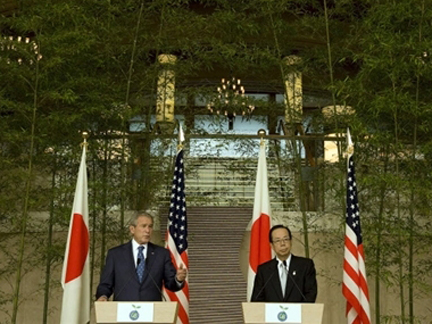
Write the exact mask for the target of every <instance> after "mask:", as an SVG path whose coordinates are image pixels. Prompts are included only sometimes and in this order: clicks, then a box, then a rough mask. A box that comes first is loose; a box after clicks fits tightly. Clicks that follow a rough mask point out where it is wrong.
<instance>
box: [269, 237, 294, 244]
mask: <svg viewBox="0 0 432 324" xmlns="http://www.w3.org/2000/svg"><path fill="white" fill-rule="evenodd" d="M289 241H291V239H290V238H288V237H285V238H283V239H279V240H274V241H273V242H272V243H273V244H278V245H280V244H282V243H285V244H287V243H288V242H289Z"/></svg>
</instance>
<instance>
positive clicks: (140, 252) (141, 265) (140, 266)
mask: <svg viewBox="0 0 432 324" xmlns="http://www.w3.org/2000/svg"><path fill="white" fill-rule="evenodd" d="M143 250H144V246H139V247H138V258H137V268H136V272H137V275H138V279H139V282H140V283H141V282H142V279H143V276H144V268H145V261H144V254H143Z"/></svg>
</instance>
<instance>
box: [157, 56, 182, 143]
mask: <svg viewBox="0 0 432 324" xmlns="http://www.w3.org/2000/svg"><path fill="white" fill-rule="evenodd" d="M158 61H159V63H160V64H161V65H162V68H161V70H160V71H159V77H158V82H157V98H156V124H157V127H158V128H159V130H160V131H161V132H162V133H168V134H171V133H173V131H174V129H175V125H176V123H175V120H174V94H175V71H174V69H173V66H174V64H175V63H176V61H177V57H176V56H175V55H169V54H161V55H159V56H158Z"/></svg>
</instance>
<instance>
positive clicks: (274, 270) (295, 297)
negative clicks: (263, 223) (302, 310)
mask: <svg viewBox="0 0 432 324" xmlns="http://www.w3.org/2000/svg"><path fill="white" fill-rule="evenodd" d="M269 240H270V244H271V247H272V249H273V251H274V252H275V254H276V257H275V258H274V259H272V260H270V261H267V262H265V263H263V264H261V265H259V266H258V270H257V274H256V276H255V282H254V287H253V291H252V297H251V301H253V302H299V303H304V302H309V303H314V302H315V300H316V296H317V281H316V271H315V265H314V263H313V261H312V260H311V259H308V258H302V257H298V256H295V255H292V254H291V240H292V236H291V231H290V229H289V228H288V227H286V226H283V225H275V226H273V227H272V228H271V229H270V232H269Z"/></svg>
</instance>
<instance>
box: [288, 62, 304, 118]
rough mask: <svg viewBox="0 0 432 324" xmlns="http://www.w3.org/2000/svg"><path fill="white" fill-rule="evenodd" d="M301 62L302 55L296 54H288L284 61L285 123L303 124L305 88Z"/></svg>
mask: <svg viewBox="0 0 432 324" xmlns="http://www.w3.org/2000/svg"><path fill="white" fill-rule="evenodd" d="M300 62H301V57H299V56H296V55H290V56H286V57H285V58H284V63H285V65H286V66H287V67H285V69H284V70H285V71H286V74H285V75H284V80H285V123H286V124H287V125H289V124H301V121H302V118H301V116H302V114H303V88H302V74H301V72H299V71H298V68H297V66H298V65H299V63H300Z"/></svg>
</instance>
